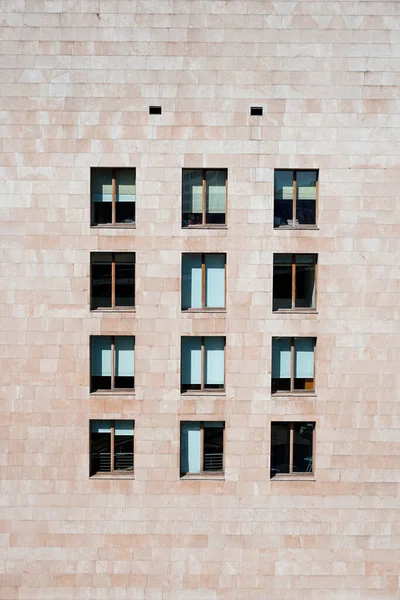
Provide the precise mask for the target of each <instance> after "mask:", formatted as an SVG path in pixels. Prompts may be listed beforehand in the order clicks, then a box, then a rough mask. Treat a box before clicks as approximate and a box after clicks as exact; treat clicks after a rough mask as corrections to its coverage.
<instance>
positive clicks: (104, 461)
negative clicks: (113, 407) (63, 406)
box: [90, 421, 134, 476]
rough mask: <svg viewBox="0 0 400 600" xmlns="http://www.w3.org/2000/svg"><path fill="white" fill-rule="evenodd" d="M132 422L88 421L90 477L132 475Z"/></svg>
mask: <svg viewBox="0 0 400 600" xmlns="http://www.w3.org/2000/svg"><path fill="white" fill-rule="evenodd" d="M133 430H134V421H90V475H91V476H93V475H97V474H101V473H109V474H110V473H113V474H115V475H124V474H125V475H128V474H130V475H131V476H132V475H133Z"/></svg>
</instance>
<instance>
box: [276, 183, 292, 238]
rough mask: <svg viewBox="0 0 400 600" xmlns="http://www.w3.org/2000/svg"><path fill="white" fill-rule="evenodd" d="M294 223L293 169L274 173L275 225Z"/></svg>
mask: <svg viewBox="0 0 400 600" xmlns="http://www.w3.org/2000/svg"><path fill="white" fill-rule="evenodd" d="M287 225H293V171H275V173H274V227H282V226H287Z"/></svg>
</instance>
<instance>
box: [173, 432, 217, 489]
mask: <svg viewBox="0 0 400 600" xmlns="http://www.w3.org/2000/svg"><path fill="white" fill-rule="evenodd" d="M218 422H219V421H218ZM220 422H221V423H223V432H222V470H218V471H211V470H208V471H206V470H204V463H205V460H204V459H205V452H204V429H205V428H207V425H208V423H215V421H181V422H180V428H179V435H180V436H181V435H182V423H199V424H200V473H192V472H190V471H188V472H187V473H183V474H182V471H181V462H182V455H181V447H180V448H179V471H180V478H181V479H185V478H196V477H198V478H203V477H214V476H217V477H218V476H223V475H224V474H225V447H226V422H225V421H220ZM210 429H212V427H210ZM179 445H180V446H181V438H180V439H179Z"/></svg>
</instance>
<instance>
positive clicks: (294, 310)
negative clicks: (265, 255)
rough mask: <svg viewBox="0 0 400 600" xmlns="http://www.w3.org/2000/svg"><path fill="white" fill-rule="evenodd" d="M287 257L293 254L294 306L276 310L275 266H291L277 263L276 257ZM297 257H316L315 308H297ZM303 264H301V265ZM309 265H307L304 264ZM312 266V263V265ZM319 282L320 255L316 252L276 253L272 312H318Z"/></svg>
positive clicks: (273, 269)
mask: <svg viewBox="0 0 400 600" xmlns="http://www.w3.org/2000/svg"><path fill="white" fill-rule="evenodd" d="M282 254H283V255H287V254H291V256H292V263H291V267H292V306H291V308H277V309H275V310H274V296H275V285H274V280H275V273H274V271H275V266H280V265H284V266H289V263H283V262H282V263H279V262H278V261H277V262H276V263H275V257H279V256H280V255H282ZM297 256H313V257H314V262H313V263H312V264H313V265H314V286H315V292H314V296H315V300H314V306H313V307H301V306H296V264H297V263H296V257H297ZM299 264H301V263H299ZM304 264H307V263H304ZM310 264H311V263H310ZM317 281H318V254H317V253H315V252H296V253H291V252H277V253H274V255H273V264H272V312H274V313H278V312H317Z"/></svg>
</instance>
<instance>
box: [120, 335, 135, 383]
mask: <svg viewBox="0 0 400 600" xmlns="http://www.w3.org/2000/svg"><path fill="white" fill-rule="evenodd" d="M134 362H135V361H134V338H133V337H116V338H115V375H116V376H117V377H133V376H134Z"/></svg>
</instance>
